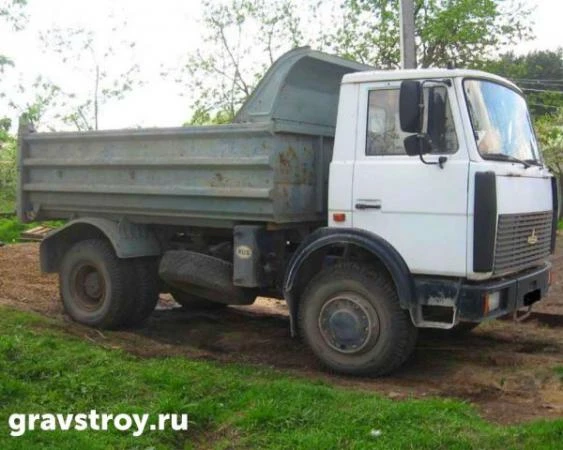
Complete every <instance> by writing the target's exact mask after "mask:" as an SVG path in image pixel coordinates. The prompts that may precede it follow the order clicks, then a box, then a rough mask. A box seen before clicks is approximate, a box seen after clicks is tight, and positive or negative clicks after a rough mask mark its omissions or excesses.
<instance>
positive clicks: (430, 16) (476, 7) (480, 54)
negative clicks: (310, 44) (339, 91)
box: [331, 0, 530, 69]
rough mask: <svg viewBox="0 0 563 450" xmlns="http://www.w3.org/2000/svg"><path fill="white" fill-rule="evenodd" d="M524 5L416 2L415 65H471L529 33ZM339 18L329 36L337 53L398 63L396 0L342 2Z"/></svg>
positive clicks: (383, 64)
mask: <svg viewBox="0 0 563 450" xmlns="http://www.w3.org/2000/svg"><path fill="white" fill-rule="evenodd" d="M528 9H529V8H528ZM528 9H527V8H526V7H525V3H524V2H523V1H522V2H520V1H518V2H517V1H516V0H510V1H507V0H498V1H494V0H415V27H416V42H417V60H418V65H419V66H420V67H436V66H441V67H445V66H447V65H448V64H450V63H453V64H455V65H456V66H471V65H474V64H475V63H476V62H477V61H479V60H481V59H483V58H485V57H486V56H487V55H492V54H493V53H494V52H497V51H498V50H499V49H501V48H503V47H504V46H506V45H508V44H512V43H514V42H516V41H517V40H520V39H522V38H524V37H527V36H529V35H530V25H529V21H528V17H527V11H528ZM342 17H343V18H342V23H341V25H340V27H338V28H337V30H336V31H335V32H334V33H332V37H331V40H332V42H333V46H334V49H335V50H336V51H337V53H339V54H342V55H344V56H347V57H349V58H351V59H355V60H358V61H361V62H363V63H366V64H372V65H374V66H376V67H379V68H384V69H393V68H398V67H399V65H400V47H399V45H400V44H399V0H344V3H343V14H342Z"/></svg>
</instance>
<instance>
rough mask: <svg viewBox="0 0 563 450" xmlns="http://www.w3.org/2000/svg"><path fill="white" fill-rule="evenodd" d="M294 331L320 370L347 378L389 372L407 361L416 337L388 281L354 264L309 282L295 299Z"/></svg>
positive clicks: (339, 266)
mask: <svg viewBox="0 0 563 450" xmlns="http://www.w3.org/2000/svg"><path fill="white" fill-rule="evenodd" d="M299 326H300V330H301V333H302V335H303V337H304V338H305V341H306V342H307V344H308V345H309V347H310V348H311V349H312V350H313V352H314V353H315V355H316V356H317V357H318V358H319V360H320V361H321V362H322V363H323V364H324V365H326V366H327V367H328V368H330V369H332V370H334V371H336V372H339V373H344V374H350V375H373V376H378V375H384V374H387V373H389V372H392V371H393V370H395V369H397V368H398V367H399V366H400V365H402V364H403V363H404V362H405V361H406V360H407V359H408V357H409V356H410V355H411V353H412V352H413V350H414V347H415V344H416V339H417V335H418V333H417V329H416V327H415V326H414V325H413V324H412V322H411V319H410V316H409V313H408V312H407V311H404V310H403V309H401V307H400V305H399V299H398V297H397V294H396V291H395V288H394V286H393V283H392V281H391V280H390V279H389V278H388V277H387V276H386V275H385V274H382V273H379V272H377V271H375V270H374V269H372V268H370V267H367V266H365V265H362V264H359V263H356V262H343V263H338V264H336V265H334V266H332V267H329V268H326V269H323V270H322V271H321V272H320V273H318V274H317V275H316V276H315V277H313V279H312V280H311V281H310V282H309V284H308V285H307V287H306V289H305V291H304V293H303V295H302V297H301V303H300V306H299Z"/></svg>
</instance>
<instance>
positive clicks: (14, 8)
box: [0, 0, 27, 74]
mask: <svg viewBox="0 0 563 450" xmlns="http://www.w3.org/2000/svg"><path fill="white" fill-rule="evenodd" d="M26 4H27V0H0V25H1V24H2V23H4V24H7V26H8V27H10V28H12V29H14V30H16V31H18V30H21V29H22V28H23V27H24V25H25V22H26V19H27V18H26V15H25V14H24V7H25V5H26ZM3 51H4V49H3V48H2V46H1V43H0V74H2V73H4V70H5V68H6V67H13V66H14V62H13V61H12V60H11V59H10V58H9V57H8V56H6V55H4V54H2V52H3Z"/></svg>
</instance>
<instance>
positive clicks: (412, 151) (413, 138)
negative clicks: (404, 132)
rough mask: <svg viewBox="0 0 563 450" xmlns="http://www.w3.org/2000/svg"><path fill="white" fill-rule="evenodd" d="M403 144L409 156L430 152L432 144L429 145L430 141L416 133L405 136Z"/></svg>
mask: <svg viewBox="0 0 563 450" xmlns="http://www.w3.org/2000/svg"><path fill="white" fill-rule="evenodd" d="M404 144H405V151H406V152H407V155H409V156H419V155H426V154H427V153H431V152H432V146H431V145H430V142H428V139H425V138H424V137H422V136H418V135H416V134H412V135H410V136H409V137H407V138H405V140H404Z"/></svg>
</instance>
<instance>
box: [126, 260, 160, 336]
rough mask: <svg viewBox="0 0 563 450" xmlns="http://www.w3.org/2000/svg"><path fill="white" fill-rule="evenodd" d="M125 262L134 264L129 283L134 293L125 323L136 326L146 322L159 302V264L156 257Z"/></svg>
mask: <svg viewBox="0 0 563 450" xmlns="http://www.w3.org/2000/svg"><path fill="white" fill-rule="evenodd" d="M125 263H130V264H132V265H133V271H132V274H131V275H132V279H130V280H129V282H128V283H129V286H130V287H132V288H133V291H134V293H133V296H132V302H131V303H130V310H129V312H128V314H127V317H126V318H125V322H124V324H125V325H129V326H135V325H139V324H141V323H142V322H144V321H145V320H146V319H147V318H148V317H149V316H150V315H151V313H152V312H153V311H154V308H155V307H156V304H157V303H158V296H159V290H160V289H159V285H158V264H157V260H156V259H155V258H135V259H132V260H126V261H125Z"/></svg>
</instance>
